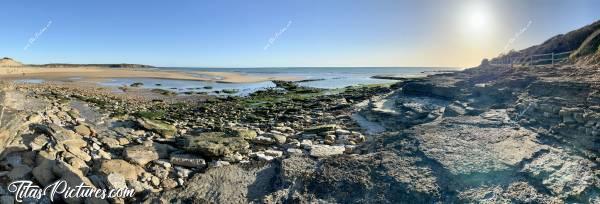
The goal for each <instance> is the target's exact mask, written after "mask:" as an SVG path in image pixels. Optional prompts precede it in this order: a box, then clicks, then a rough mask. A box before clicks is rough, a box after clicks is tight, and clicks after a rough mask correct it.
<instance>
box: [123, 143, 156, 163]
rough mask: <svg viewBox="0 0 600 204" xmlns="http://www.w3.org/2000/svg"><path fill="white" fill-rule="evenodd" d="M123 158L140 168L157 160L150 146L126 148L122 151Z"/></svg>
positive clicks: (153, 149) (154, 151)
mask: <svg viewBox="0 0 600 204" xmlns="http://www.w3.org/2000/svg"><path fill="white" fill-rule="evenodd" d="M123 156H124V157H125V158H126V159H127V160H128V161H131V162H133V163H135V164H138V165H140V166H144V165H146V164H147V163H148V162H151V161H153V160H157V159H158V158H159V155H158V153H157V152H156V150H155V148H154V147H152V146H150V147H147V146H143V145H137V146H132V147H127V148H125V150H123Z"/></svg>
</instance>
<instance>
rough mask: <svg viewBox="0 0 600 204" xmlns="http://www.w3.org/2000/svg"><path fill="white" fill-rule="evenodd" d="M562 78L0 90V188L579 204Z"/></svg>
mask: <svg viewBox="0 0 600 204" xmlns="http://www.w3.org/2000/svg"><path fill="white" fill-rule="evenodd" d="M570 69H573V67H569V66H560V67H547V68H544V69H535V70H534V69H528V68H516V69H515V68H504V67H491V66H489V67H486V66H482V67H479V68H474V69H469V70H466V71H463V72H457V73H444V74H437V75H432V76H429V77H427V78H423V79H412V80H405V81H401V82H398V83H396V84H394V85H391V86H362V87H349V88H345V89H338V90H322V89H314V88H304V87H300V86H297V85H296V84H295V83H293V82H284V81H276V82H275V83H276V84H277V86H278V87H277V88H273V89H269V90H265V91H259V92H256V93H253V94H251V95H250V96H248V97H217V96H207V95H175V96H173V95H162V94H155V95H147V94H122V93H114V92H111V91H110V90H107V89H103V88H98V87H94V86H90V87H79V86H71V85H68V84H52V83H44V84H19V85H14V84H4V85H3V87H4V88H3V91H2V100H3V107H4V108H3V110H4V111H3V112H2V117H1V118H0V119H1V120H0V122H2V126H0V127H2V129H1V131H2V134H3V135H2V137H1V139H2V140H1V141H0V142H1V143H0V144H1V145H2V146H3V147H4V151H3V152H2V160H1V161H0V175H2V178H3V180H2V181H3V185H2V186H6V185H7V183H8V182H9V181H14V180H20V179H29V180H33V181H35V182H37V184H39V185H41V186H44V185H48V184H50V183H52V182H53V181H55V180H59V179H64V180H66V181H67V182H69V184H71V185H78V184H79V183H81V182H83V183H85V184H88V185H93V186H95V187H98V188H124V187H128V188H132V189H135V191H136V196H135V197H134V198H131V199H127V200H123V199H120V200H119V199H118V200H108V201H107V200H92V199H87V200H85V201H86V202H88V203H105V202H111V203H124V202H125V203H131V202H133V203H157V202H158V203H189V202H192V201H194V202H202V201H205V202H215V203H246V202H256V203H265V202H266V203H287V202H300V203H314V202H334V203H348V202H353V203H354V202H359V203H360V202H369V203H370V202H383V203H396V202H403V201H406V200H411V201H413V202H415V203H423V202H426V203H430V202H450V203H453V202H492V203H497V202H519V203H520V202H525V203H530V202H533V203H563V202H583V203H595V202H599V201H600V197H599V196H600V190H599V187H600V180H599V175H600V171H599V170H598V162H600V159H599V151H598V149H599V148H598V144H599V142H600V141H599V140H598V132H599V129H598V128H599V125H600V120H599V119H600V118H599V117H597V116H598V115H600V112H599V110H600V109H598V108H597V107H596V105H597V104H599V103H598V101H597V99H598V98H597V97H596V96H597V95H596V94H597V93H596V91H594V90H598V89H597V88H594V87H596V86H597V85H598V84H597V83H595V82H593V81H588V82H586V81H581V80H580V81H577V82H573V81H574V80H573V79H575V78H578V77H580V76H577V75H568V76H557V75H556V73H566V72H567V70H570ZM580 69H583V68H580ZM542 87H543V88H542ZM549 87H551V88H550V89H551V90H552V91H551V92H549V91H547V90H549ZM594 104H595V105H594ZM357 118H361V120H358V119H357ZM366 123H368V124H370V125H372V126H377V127H375V128H376V129H377V128H379V129H381V130H380V131H369V130H368V129H369V127H368V125H366ZM0 192H4V193H2V197H0V199H2V201H3V203H4V201H6V202H8V201H12V200H14V198H13V197H12V196H13V195H11V194H9V193H7V191H6V189H2V191H0ZM82 201H83V200H71V199H68V200H66V202H68V203H79V202H82ZM32 202H38V203H39V202H46V203H48V202H49V200H48V198H44V199H42V201H37V200H35V201H33V200H32Z"/></svg>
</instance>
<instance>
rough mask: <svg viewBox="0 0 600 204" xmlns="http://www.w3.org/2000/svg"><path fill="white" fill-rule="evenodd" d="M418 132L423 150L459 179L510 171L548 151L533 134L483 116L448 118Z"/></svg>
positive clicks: (421, 126) (418, 128)
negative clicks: (542, 150)
mask: <svg viewBox="0 0 600 204" xmlns="http://www.w3.org/2000/svg"><path fill="white" fill-rule="evenodd" d="M496 114H497V113H496ZM482 115H483V114H482ZM414 131H415V134H414V135H415V137H416V138H417V140H418V141H419V149H420V150H421V151H423V152H424V153H425V155H426V156H427V157H429V158H432V159H434V160H436V161H437V162H439V163H440V164H442V165H443V166H444V167H445V168H446V169H448V170H449V171H450V173H452V174H456V175H457V174H471V173H487V172H494V171H504V170H508V169H509V168H513V167H514V166H516V165H517V164H519V162H521V161H522V160H524V159H528V158H531V156H532V155H533V154H534V153H536V152H538V151H540V150H541V149H544V148H547V146H545V145H540V144H538V143H537V142H536V136H537V134H536V133H534V132H532V131H529V130H526V129H522V128H516V127H515V126H512V125H511V124H510V123H504V122H503V121H498V120H489V119H485V118H484V117H480V116H461V117H451V118H444V119H443V120H441V121H439V122H434V123H428V124H424V125H420V126H417V127H415V128H414Z"/></svg>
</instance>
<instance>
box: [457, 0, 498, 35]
mask: <svg viewBox="0 0 600 204" xmlns="http://www.w3.org/2000/svg"><path fill="white" fill-rule="evenodd" d="M491 17H492V15H491V13H490V9H488V8H487V5H485V4H484V2H482V1H477V2H473V3H472V4H469V5H467V6H466V7H465V9H464V10H463V12H462V19H461V24H462V27H463V29H464V31H465V32H466V33H468V34H469V35H482V34H486V33H488V31H490V29H491V27H492V26H491V25H490V24H491V22H492V19H491Z"/></svg>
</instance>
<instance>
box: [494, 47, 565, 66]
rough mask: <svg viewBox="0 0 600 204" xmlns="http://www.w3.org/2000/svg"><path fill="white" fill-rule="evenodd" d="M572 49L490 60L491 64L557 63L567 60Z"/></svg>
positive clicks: (534, 64) (531, 64)
mask: <svg viewBox="0 0 600 204" xmlns="http://www.w3.org/2000/svg"><path fill="white" fill-rule="evenodd" d="M571 53H573V51H568V52H559V53H554V52H553V53H547V54H537V55H529V56H521V57H503V58H501V59H494V60H492V61H490V64H492V65H509V66H511V67H514V66H538V65H539V66H542V65H552V66H554V65H559V64H566V63H568V62H569V56H570V55H571Z"/></svg>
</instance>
